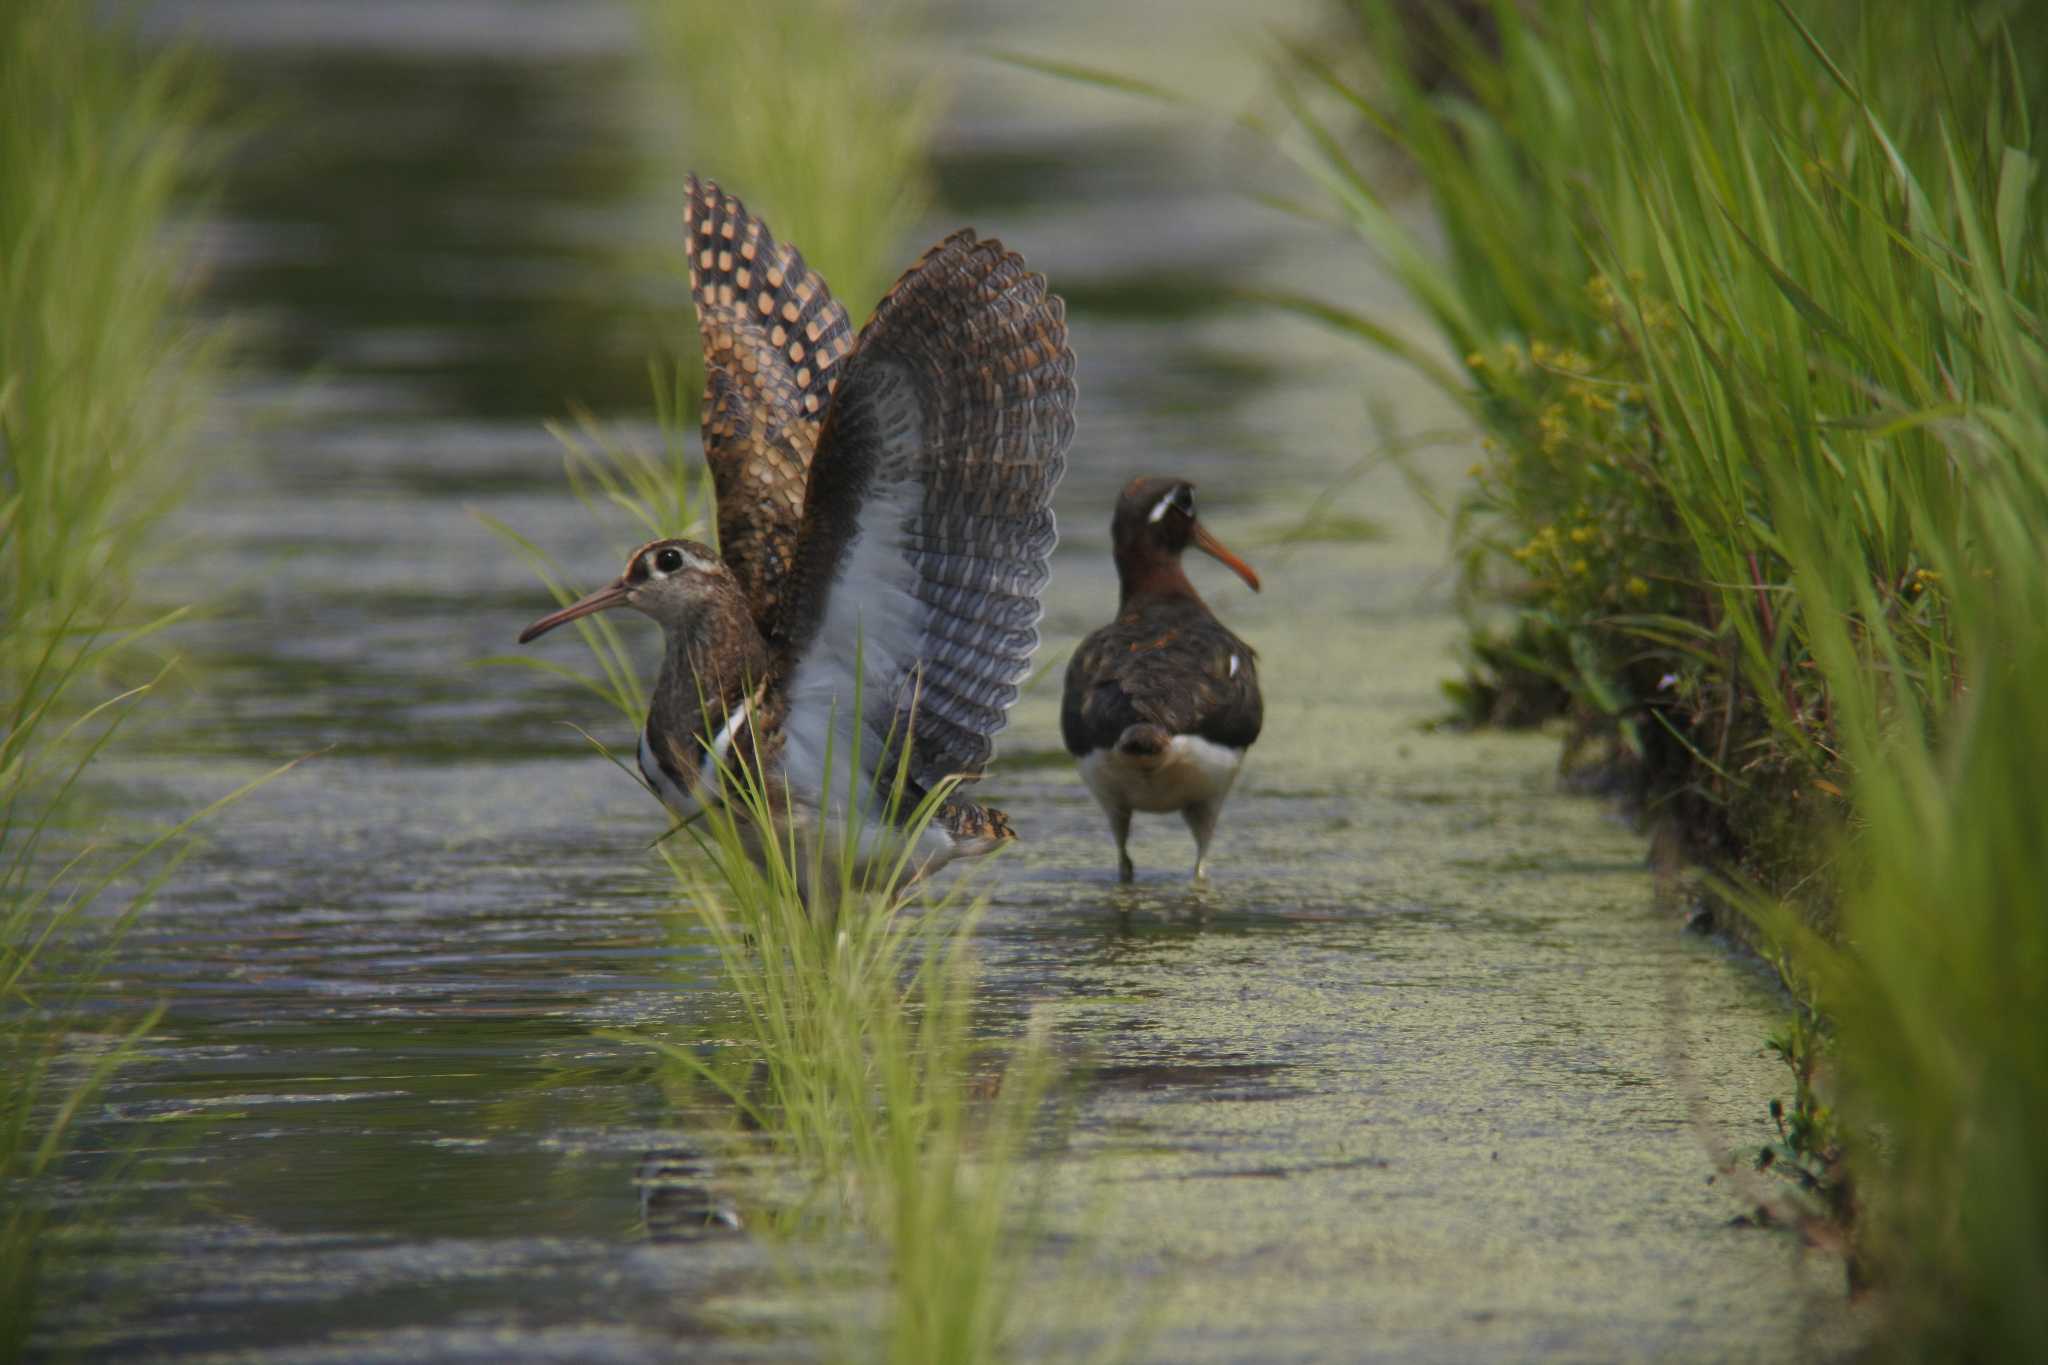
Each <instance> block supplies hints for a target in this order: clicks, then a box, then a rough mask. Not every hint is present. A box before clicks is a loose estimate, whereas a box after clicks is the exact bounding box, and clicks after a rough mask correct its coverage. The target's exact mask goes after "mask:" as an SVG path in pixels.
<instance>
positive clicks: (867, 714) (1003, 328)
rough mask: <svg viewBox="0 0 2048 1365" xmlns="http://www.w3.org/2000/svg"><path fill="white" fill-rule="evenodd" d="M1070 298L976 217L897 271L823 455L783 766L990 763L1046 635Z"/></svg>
mask: <svg viewBox="0 0 2048 1365" xmlns="http://www.w3.org/2000/svg"><path fill="white" fill-rule="evenodd" d="M1074 392H1075V391H1074V353H1073V351H1072V349H1071V348H1070V347H1069V346H1068V344H1067V327H1066V307H1065V305H1064V304H1063V303H1062V302H1061V300H1060V299H1059V298H1058V297H1057V296H1055V295H1052V294H1048V293H1047V292H1046V287H1045V279H1044V277H1043V276H1040V275H1035V274H1032V273H1030V272H1029V271H1027V270H1025V268H1024V262H1023V260H1022V259H1021V258H1020V257H1018V256H1016V255H1015V254H1013V253H1011V252H1008V251H1006V250H1004V248H1003V246H1002V244H1001V243H1000V242H996V241H979V240H977V239H976V238H975V235H974V233H973V232H972V231H962V232H958V233H955V234H954V235H953V236H951V237H948V238H947V239H946V240H945V241H943V242H941V243H940V244H939V245H937V246H935V247H933V248H932V249H931V250H930V251H929V252H927V253H926V254H925V257H924V259H923V260H921V261H919V262H918V263H917V264H916V265H915V266H913V267H912V268H911V269H910V270H909V271H907V272H906V273H905V274H904V276H903V277H902V278H901V279H900V280H898V281H897V283H896V285H895V287H894V288H892V289H891V290H890V291H889V293H888V295H887V296H886V297H885V298H884V299H883V300H882V302H881V304H880V305H879V306H878V307H877V308H876V310H875V315H874V317H873V319H872V320H871V321H869V323H868V325H867V326H866V327H865V328H863V329H862V331H861V334H860V338H859V340H858V341H857V342H856V343H855V346H854V350H853V354H852V355H851V356H850V357H849V358H848V359H847V360H846V361H845V362H844V364H843V365H842V369H841V374H840V378H839V385H838V388H837V390H836V391H835V393H834V394H833V398H832V402H831V404H830V406H829V407H828V409H827V412H826V417H825V425H824V429H823V431H822V433H821V434H820V437H819V442H818V454H817V459H816V460H815V462H814V463H813V465H812V467H811V479H810V489H809V492H808V494H807V495H806V498H805V517H804V527H803V531H802V535H801V537H800V540H799V542H798V546H797V559H796V571H795V575H794V577H793V579H792V581H791V584H790V586H789V590H788V593H787V595H786V598H785V601H784V617H783V620H782V622H781V623H780V637H781V644H782V647H783V648H784V649H785V650H786V651H787V654H786V667H787V668H788V670H789V672H788V677H789V683H788V701H789V717H788V721H787V724H786V726H785V733H786V736H787V741H788V748H787V750H786V752H785V757H784V764H785V770H786V771H789V772H791V773H792V774H793V775H797V774H800V775H801V777H802V780H803V781H805V782H806V783H818V782H821V781H822V780H823V777H824V774H825V771H826V768H827V753H828V751H829V752H830V753H831V754H832V755H833V757H832V759H831V760H830V762H831V763H832V764H833V765H839V766H835V767H834V771H835V772H839V773H844V772H845V771H846V769H845V767H844V766H843V765H845V764H846V763H847V761H848V756H849V755H850V754H852V753H853V751H854V745H855V744H856V743H857V744H858V746H859V755H860V762H859V768H860V769H861V777H862V779H863V780H866V781H868V782H870V783H871V782H872V779H873V778H874V777H875V776H876V775H877V774H882V773H890V774H893V772H894V767H893V765H894V763H895V761H896V759H897V757H898V755H899V754H900V753H901V748H900V746H901V744H902V742H903V739H904V737H905V736H908V742H909V764H908V767H909V775H910V780H911V781H912V783H914V784H915V785H916V786H917V787H918V788H919V789H922V790H930V789H931V788H932V787H933V786H934V785H935V784H936V783H937V782H939V781H940V780H941V779H943V778H945V777H947V776H948V775H953V774H958V775H960V776H962V777H970V778H971V777H975V776H979V775H980V773H981V771H982V769H983V768H984V767H986V765H987V763H988V760H989V756H990V755H991V753H993V751H994V747H995V742H994V737H995V734H996V732H997V731H998V730H1000V729H1001V728H1002V726H1003V723H1004V719H1005V714H1006V713H1007V711H1008V709H1009V707H1010V705H1011V704H1012V703H1013V702H1015V701H1016V699H1017V688H1018V685H1019V684H1020V683H1021V682H1022V681H1023V679H1024V678H1025V676H1026V675H1027V674H1028V673H1029V671H1030V666H1031V655H1032V652H1033V651H1034V650H1035V649H1036V648H1037V646H1038V619H1039V615H1040V611H1041V608H1040V605H1039V600H1038V595H1039V593H1040V591H1041V590H1042V589H1043V588H1044V586H1045V583H1046V579H1047V578H1048V577H1049V575H1050V567H1049V561H1050V559H1051V555H1052V550H1053V545H1054V543H1055V541H1056V540H1057V539H1058V536H1057V531H1056V528H1055V526H1054V522H1053V513H1052V494H1053V489H1054V488H1055V487H1056V486H1057V485H1058V483H1059V480H1060V476H1061V475H1062V474H1063V473H1065V471H1066V457H1067V448H1068V446H1069V445H1071V444H1072V442H1073V438H1074Z"/></svg>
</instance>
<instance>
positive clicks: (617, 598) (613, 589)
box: [519, 578, 633, 645]
mask: <svg viewBox="0 0 2048 1365" xmlns="http://www.w3.org/2000/svg"><path fill="white" fill-rule="evenodd" d="M632 591H633V588H632V585H631V584H629V583H627V582H626V580H625V579H623V578H621V579H617V580H615V581H613V582H611V583H607V584H606V585H605V586H603V587H602V588H599V589H598V590H597V591H596V592H594V593H592V594H590V596H588V597H584V598H579V599H578V600H576V601H574V602H571V603H570V604H569V605H568V606H566V607H563V608H562V609H561V610H560V611H556V612H550V613H548V614H547V615H546V616H543V617H541V618H540V620H538V621H535V622H534V623H533V624H532V625H530V626H528V627H527V628H526V629H525V630H522V631H520V632H519V643H520V644H522V645H523V644H528V643H530V642H532V641H534V640H537V639H539V638H540V637H541V636H543V635H545V634H547V633H548V632H549V631H551V630H553V629H554V628H555V627H556V626H559V625H563V624H565V623H566V622H569V621H573V620H575V619H576V618H577V617H579V616H588V615H590V614H591V613H592V612H594V611H603V610H605V609H606V608H607V607H623V606H624V605H626V595H627V594H628V593H630V592H632Z"/></svg>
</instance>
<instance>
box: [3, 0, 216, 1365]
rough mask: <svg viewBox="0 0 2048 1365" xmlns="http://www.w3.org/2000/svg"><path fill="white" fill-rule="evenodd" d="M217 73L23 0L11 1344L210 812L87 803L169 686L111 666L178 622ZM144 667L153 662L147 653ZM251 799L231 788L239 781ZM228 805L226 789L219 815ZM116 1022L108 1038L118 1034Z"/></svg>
mask: <svg viewBox="0 0 2048 1365" xmlns="http://www.w3.org/2000/svg"><path fill="white" fill-rule="evenodd" d="M208 100H209V85H208V81H207V79H206V78H205V76H204V74H203V72H202V71H201V70H200V69H199V68H198V66H197V65H196V64H195V62H194V61H193V60H192V59H191V58H190V57H189V56H186V55H183V54H178V53H158V54H150V55H145V54H142V53H140V52H138V51H137V50H136V49H135V48H133V47H132V46H131V45H130V43H129V41H128V35H127V34H125V33H124V32H121V31H119V30H117V29H111V28H109V27H107V26H106V25H105V24H103V23H102V22H100V21H99V20H98V19H97V18H96V17H95V12H94V7H92V6H90V5H87V4H83V3H76V2H74V0H17V2H16V3H13V4H10V5H7V6H5V7H0V1209H4V1212H0V1356H5V1357H7V1358H13V1357H14V1356H15V1355H17V1354H19V1353H20V1352H21V1351H22V1350H24V1349H25V1346H26V1343H27V1341H28V1339H29V1334H30V1332H31V1330H32V1328H33V1326H34V1323H35V1318H36V1312H37V1308H38V1304H39V1293H40V1287H41V1285H42V1283H43V1281H44V1277H45V1272H46V1270H47V1268H48V1264H49V1262H50V1258H51V1255H52V1244H53V1241H52V1239H53V1233H54V1232H55V1230H56V1229H57V1227H58V1226H59V1220H58V1201H57V1197H56V1190H55V1184H54V1181H55V1178H56V1176H57V1173H58V1171H59V1167H60V1163H61V1162H62V1161H63V1158H64V1157H65V1155H66V1153H67V1152H69V1151H70V1150H71V1147H72V1144H73V1141H74V1138H75V1135H76V1131H77V1128H78V1125H79V1123H80V1122H81V1121H82V1120H83V1119H84V1118H86V1117H87V1116H88V1115H89V1113H90V1112H91V1105H92V1102H93V1099H94V1097H95V1096H96V1094H97V1093H98V1092H99V1089H100V1087H101V1086H102V1085H103V1084H104V1082H105V1081H106V1079H107V1077H108V1076H109V1075H110V1074H111V1072H112V1070H113V1069H114V1068H115V1067H116V1066H118V1064H119V1063H120V1061H121V1060H122V1059H123V1058H124V1057H125V1056H126V1055H127V1053H128V1051H129V1049H130V1047H132V1044H133V1043H134V1041H135V1040H136V1039H137V1038H138V1037H139V1036H140V1034H141V1032H143V1031H146V1029H147V1028H148V1026H149V1025H150V1023H151V1022H152V1020H151V1019H147V1018H146V1019H143V1020H141V1021H130V1022H129V1023H128V1024H127V1025H117V1026H115V1028H114V1031H113V1032H111V1033H107V1032H105V1030H106V1029H107V1028H108V1025H107V1024H106V1023H104V1022H100V1023H97V1024H94V1023H88V1022H87V1021H86V1019H85V1018H84V1016H83V1014H82V1008H81V1007H82V1002H83V1000H84V999H85V997H87V996H88V995H90V994H91V993H92V991H93V989H94V984H95V982H96V981H97V979H98V978H99V976H100V974H101V972H102V970H103V968H104V966H105V964H106V962H107V959H108V957H109V955H110V954H111V953H112V951H113V950H114V947H115V945H116V944H117V943H118V941H119V939H120V936H121V934H122V932H123V931H124V930H125V928H126V926H127V925H128V923H129V922H130V921H131V920H132V919H133V917H134V915H135V914H136V913H137V912H138V911H139V910H140V909H141V908H142V907H143V905H144V904H146V902H147V900H148V898H149V896H150V894H151V892H152V891H153V890H154V889H155V887H156V886H157V885H159V884H160V883H161V880H162V878H163V877H164V876H165V875H167V874H168V872H169V870H170V869H171V868H172V867H173V866H174V865H175V861H176V856H177V851H178V849H179V847H180V841H181V839H182V836H183V835H184V833H185V832H186V831H187V830H188V829H189V828H190V826H191V824H192V823H193V822H194V821H196V820H198V819H200V818H203V816H204V815H205V814H207V813H208V812H201V813H200V814H199V815H195V816H193V817H192V818H191V819H190V820H187V821H185V822H184V823H182V824H180V825H178V826H177V827H175V828H173V829H171V830H168V831H165V832H163V833H160V834H158V835H156V836H155V837H153V838H148V839H145V840H143V841H142V842H141V843H140V844H139V846H129V847H125V848H119V849H114V848H100V847H97V846H95V845H94V844H93V843H91V842H89V841H88V840H87V838H86V836H84V835H83V834H82V833H80V832H79V830H78V829H77V828H76V825H77V823H78V822H77V821H76V820H74V819H73V818H72V817H71V807H72V805H73V804H74V799H75V797H74V794H75V791H76V789H77V787H78V784H79V783H80V782H81V780H82V779H83V778H84V777H85V775H86V772H87V769H88V768H89V767H90V766H91V765H92V764H93V763H94V762H95V761H97V760H98V759H99V758H100V756H101V755H102V754H103V753H104V752H105V751H106V747H107V745H108V744H109V743H110V742H111V741H112V740H113V739H114V738H115V735H116V732H117V730H118V729H119V727H120V725H121V723H122V721H123V720H124V719H125V718H126V717H127V716H128V715H129V714H130V713H131V712H132V710H133V709H134V707H135V705H136V703H137V702H138V701H139V700H140V699H141V697H142V696H143V695H144V694H145V693H146V692H147V691H148V690H149V688H150V686H152V685H153V684H149V683H145V684H144V685H142V686H140V687H133V688H127V689H121V688H118V687H116V686H113V685H110V684H109V683H108V682H107V681H106V679H107V678H108V676H109V674H110V671H111V670H112V669H113V668H114V666H115V665H116V663H117V662H118V661H119V660H120V659H121V657H122V656H123V655H124V653H126V652H128V651H130V650H131V649H132V648H133V647H134V646H135V645H137V644H138V643H139V641H140V640H141V639H142V638H143V637H145V636H148V635H150V634H152V633H154V632H155V631H156V630H157V629H159V628H160V627H161V626H163V625H165V624H167V623H168V621H169V620H170V619H172V618H171V617H169V616H165V617H159V618H157V619H155V620H149V619H141V618H138V617H137V616H136V615H135V614H134V613H131V612H129V611H127V610H126V598H127V592H128V588H129V585H130V583H131V582H132V581H133V575H134V573H135V571H136V568H137V565H138V563H139V561H140V560H141V558H142V557H143V555H144V553H145V546H144V542H145V540H146V532H147V531H148V529H149V526H150V524H151V523H152V521H153V520H154V519H155V518H156V517H158V516H160V515H161V513H162V512H163V511H164V510H165V508H166V507H167V505H168V495H169V494H172V493H174V492H175V491H176V489H177V485H178V483H179V479H180V475H181V474H182V472H183V471H184V469H185V467H186V460H187V456H188V454H189V452H190V450H191V446H192V436H193V428H192V422H193V420H194V418H195V417H196V416H197V414H198V411H199V406H200V404H201V402H202V401H203V399H204V397H205V395H206V393H207V392H208V388H209V383H210V378H211V374H212V369H213V360H214V345H213V342H212V341H211V339H210V338H209V336H208V335H207V334H206V333H205V332H204V331H203V329H200V328H197V327H195V326H194V325H193V324H192V323H190V322H189V321H188V320H187V319H186V316H185V313H184V305H185V304H186V302H187V295H188V293H189V291H190V289H191V286H192V276H191V269H190V253H189V251H188V250H186V249H185V247H184V245H183V243H182V242H181V241H180V240H179V239H178V238H177V237H176V235H175V227H174V225H175V214H174V210H175V207H176V205H177V202H178V200H179V199H180V197H181V196H184V195H189V194H191V193H193V192H194V191H195V189H197V188H198V187H199V186H200V185H201V184H202V183H203V181H204V178H205V176H206V173H207V169H208V160H209V159H208V158H207V157H206V156H205V155H203V151H202V141H201V121H202V117H203V115H204V113H205V110H206V107H207V104H208ZM129 667H131V668H132V665H129ZM229 799H232V798H229ZM215 808H217V806H216V807H209V808H208V810H209V812H210V811H211V810H212V809H215ZM96 1030H98V1032H96Z"/></svg>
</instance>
